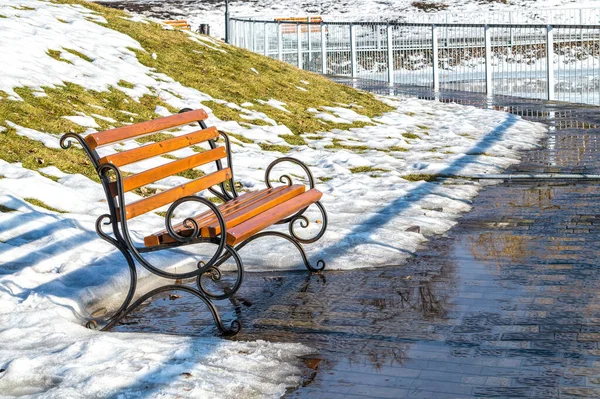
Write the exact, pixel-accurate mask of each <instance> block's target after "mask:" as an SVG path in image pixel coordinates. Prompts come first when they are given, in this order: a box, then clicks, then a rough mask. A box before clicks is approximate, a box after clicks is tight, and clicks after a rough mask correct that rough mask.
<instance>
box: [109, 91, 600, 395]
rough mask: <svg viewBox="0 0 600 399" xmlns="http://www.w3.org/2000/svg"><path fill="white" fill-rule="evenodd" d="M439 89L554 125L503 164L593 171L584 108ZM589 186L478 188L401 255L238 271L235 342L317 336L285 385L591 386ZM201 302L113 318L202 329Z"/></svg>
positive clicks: (593, 280) (592, 128)
mask: <svg viewBox="0 0 600 399" xmlns="http://www.w3.org/2000/svg"><path fill="white" fill-rule="evenodd" d="M359 84H361V88H366V89H369V90H373V91H378V90H380V92H387V90H389V88H387V87H385V86H383V85H380V86H376V85H369V84H365V82H359ZM398 90H399V91H398V92H396V93H394V94H402V95H413V96H414V95H416V96H420V97H424V98H427V97H431V94H430V93H427V92H426V91H424V90H421V89H415V90H407V89H398ZM438 99H439V100H441V101H458V102H463V103H471V104H474V105H477V106H487V107H494V108H497V109H503V110H506V111H509V112H513V113H517V114H519V115H522V116H524V117H526V118H527V119H531V120H538V121H541V122H544V123H547V124H548V125H549V126H550V127H551V131H550V134H549V137H548V139H547V140H546V141H545V142H544V143H543V144H544V145H543V148H540V149H539V150H536V151H531V152H528V153H526V154H524V156H523V163H522V164H521V165H519V166H516V167H513V168H511V169H510V170H509V171H508V172H509V173H519V172H540V173H550V172H554V173H580V172H582V173H600V159H599V157H598V148H599V140H598V138H599V137H600V129H598V128H597V127H596V123H600V113H598V109H597V108H593V107H587V106H576V105H568V104H549V103H544V102H537V101H530V100H523V101H520V100H515V99H507V98H493V99H491V100H489V99H487V98H485V97H483V96H474V95H464V94H458V93H450V94H445V95H443V96H442V98H438ZM599 188H600V183H598V182H567V183H565V182H516V181H512V182H504V183H501V184H499V185H494V186H489V187H487V188H486V189H485V190H483V191H482V192H481V194H480V195H479V196H478V197H477V198H476V199H475V200H474V201H473V209H472V211H471V212H470V213H468V214H466V215H464V216H463V217H462V219H461V222H460V223H459V224H458V225H457V226H456V227H455V228H453V229H452V230H451V231H450V232H448V234H447V236H446V237H443V238H434V239H432V240H431V241H430V242H429V243H428V244H427V245H426V246H424V247H423V248H422V249H421V250H419V252H418V253H417V254H416V255H415V257H414V259H412V260H411V261H410V262H409V264H407V265H405V266H393V265H391V266H390V267H386V268H380V269H376V270H356V271H345V272H333V271H327V272H325V273H323V274H321V275H308V274H307V273H299V272H294V273H290V272H287V273H286V272H281V273H250V274H248V275H247V279H246V281H245V285H244V287H243V288H242V289H241V290H240V293H239V296H240V298H238V299H239V306H238V309H237V313H238V315H239V316H240V317H241V321H242V323H243V325H244V329H243V330H242V332H241V333H240V334H239V335H238V336H237V337H236V338H235V339H239V340H256V339H264V340H269V341H277V342H301V343H304V344H306V345H309V346H311V347H313V348H315V351H316V355H315V356H313V358H314V359H317V360H314V359H313V361H310V362H309V361H307V364H311V365H313V367H314V365H315V364H317V363H318V367H317V369H316V370H317V371H316V373H313V374H311V373H310V372H307V378H306V379H305V383H304V386H302V387H300V388H299V389H297V390H295V391H293V392H289V394H288V396H289V397H290V398H331V399H334V398H336V399H337V398H431V399H438V398H439V399H442V398H473V397H475V398H501V397H519V398H521V397H522V398H559V397H560V398H571V397H578V398H582V397H584V398H595V397H600V348H599V346H598V343H599V342H600V295H599V294H598V287H599V286H600V270H598V266H599V264H600V262H599V261H598V258H599V256H600V251H599V250H600V244H599V243H598V238H599V227H600V191H599ZM275 245H276V244H275ZM177 302H178V305H179V306H168V305H173V304H175V303H177ZM229 308H232V307H231V306H229ZM223 309H224V310H226V309H228V307H227V304H226V305H224V306H223ZM232 312H233V311H230V313H226V314H225V317H232V316H233V314H232ZM205 313H206V312H205V311H204V309H201V306H199V305H198V303H197V302H195V301H192V300H187V299H186V298H179V299H177V301H170V300H168V299H164V300H157V301H154V302H153V303H152V304H151V305H149V306H148V307H147V308H145V309H143V310H141V311H139V312H137V313H136V314H135V315H134V316H132V317H131V318H129V319H128V320H129V323H139V324H129V325H123V326H120V327H119V330H121V331H138V330H143V331H160V332H170V333H180V334H203V335H204V334H209V333H210V332H211V331H212V328H213V327H212V325H211V323H210V321H209V320H208V318H207V316H206V315H205Z"/></svg>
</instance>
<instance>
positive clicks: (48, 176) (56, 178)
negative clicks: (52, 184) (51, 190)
mask: <svg viewBox="0 0 600 399" xmlns="http://www.w3.org/2000/svg"><path fill="white" fill-rule="evenodd" d="M38 173H39V174H40V175H42V176H44V177H45V178H46V179H50V180H52V181H56V182H57V181H59V180H60V179H59V178H58V177H56V176H52V175H49V174H46V173H43V172H40V171H38Z"/></svg>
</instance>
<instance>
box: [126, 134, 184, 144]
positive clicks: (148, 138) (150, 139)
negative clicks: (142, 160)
mask: <svg viewBox="0 0 600 399" xmlns="http://www.w3.org/2000/svg"><path fill="white" fill-rule="evenodd" d="M173 137H175V136H173V135H172V134H168V133H154V134H150V135H148V136H143V137H138V138H137V139H135V141H137V142H138V143H142V144H146V143H150V142H153V143H158V142H159V141H164V140H168V139H172V138H173Z"/></svg>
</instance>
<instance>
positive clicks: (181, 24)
mask: <svg viewBox="0 0 600 399" xmlns="http://www.w3.org/2000/svg"><path fill="white" fill-rule="evenodd" d="M164 24H165V25H169V26H172V27H173V28H177V29H183V30H192V27H191V26H190V24H189V23H188V21H186V20H185V19H172V20H167V21H164Z"/></svg>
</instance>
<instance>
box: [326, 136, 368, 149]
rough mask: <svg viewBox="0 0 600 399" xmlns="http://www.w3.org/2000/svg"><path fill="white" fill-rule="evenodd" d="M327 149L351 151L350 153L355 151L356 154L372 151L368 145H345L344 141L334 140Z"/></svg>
mask: <svg viewBox="0 0 600 399" xmlns="http://www.w3.org/2000/svg"><path fill="white" fill-rule="evenodd" d="M325 148H327V149H330V150H349V151H355V152H364V151H368V150H371V149H372V148H371V147H369V146H367V145H349V144H343V143H342V140H340V139H333V141H332V143H331V144H329V145H326V146H325Z"/></svg>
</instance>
